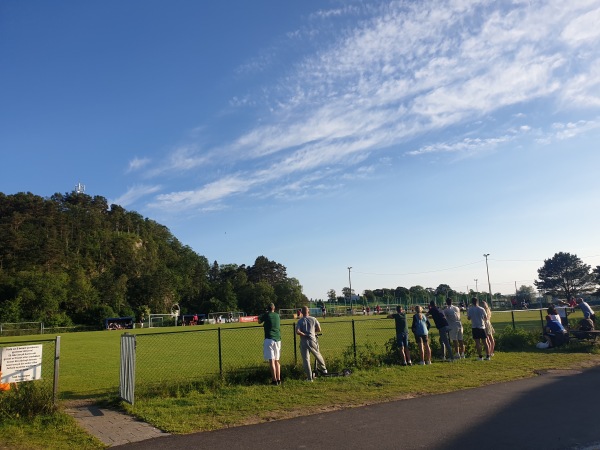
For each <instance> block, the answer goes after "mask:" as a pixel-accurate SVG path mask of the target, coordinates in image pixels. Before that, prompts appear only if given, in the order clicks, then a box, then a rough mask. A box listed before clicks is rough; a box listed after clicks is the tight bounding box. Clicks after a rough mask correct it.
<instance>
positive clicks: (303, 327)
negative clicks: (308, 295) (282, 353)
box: [296, 306, 327, 381]
mask: <svg viewBox="0 0 600 450" xmlns="http://www.w3.org/2000/svg"><path fill="white" fill-rule="evenodd" d="M302 316H303V317H302V318H301V319H300V320H298V323H297V324H296V334H297V335H298V336H300V353H301V355H302V367H304V373H306V381H312V380H313V372H312V368H311V366H310V354H311V353H312V354H313V356H314V357H315V359H316V360H317V370H319V371H320V372H321V373H327V367H326V366H325V360H324V359H323V357H322V356H321V352H320V351H319V341H318V339H317V333H320V332H321V324H320V323H319V321H318V320H317V319H316V318H314V317H311V315H310V311H309V309H308V307H307V306H303V307H302Z"/></svg>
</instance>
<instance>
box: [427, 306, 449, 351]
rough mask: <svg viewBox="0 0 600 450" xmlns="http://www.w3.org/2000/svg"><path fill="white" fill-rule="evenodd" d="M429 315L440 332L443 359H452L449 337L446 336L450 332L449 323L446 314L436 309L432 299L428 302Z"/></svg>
mask: <svg viewBox="0 0 600 450" xmlns="http://www.w3.org/2000/svg"><path fill="white" fill-rule="evenodd" d="M429 316H430V317H431V318H432V319H433V322H434V323H435V327H436V328H437V329H438V331H439V333H440V343H441V344H442V358H443V359H444V360H445V359H446V358H448V361H452V360H453V359H454V358H453V355H452V347H451V346H450V339H449V337H448V333H449V332H450V325H449V324H448V321H447V320H446V316H444V314H443V313H442V312H441V311H440V310H439V309H438V307H437V305H436V304H435V302H434V301H433V300H432V301H431V302H429Z"/></svg>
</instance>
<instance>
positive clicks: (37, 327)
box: [0, 322, 44, 336]
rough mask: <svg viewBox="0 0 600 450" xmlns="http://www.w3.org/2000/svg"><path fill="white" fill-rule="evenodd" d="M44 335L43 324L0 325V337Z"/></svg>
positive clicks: (10, 323) (11, 323) (12, 323)
mask: <svg viewBox="0 0 600 450" xmlns="http://www.w3.org/2000/svg"><path fill="white" fill-rule="evenodd" d="M29 334H44V323H43V322H6V323H0V336H27V335H29Z"/></svg>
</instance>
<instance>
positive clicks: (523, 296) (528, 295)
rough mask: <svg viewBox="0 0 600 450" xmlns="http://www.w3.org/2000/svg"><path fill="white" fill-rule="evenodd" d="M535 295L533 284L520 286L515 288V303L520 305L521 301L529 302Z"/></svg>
mask: <svg viewBox="0 0 600 450" xmlns="http://www.w3.org/2000/svg"><path fill="white" fill-rule="evenodd" d="M534 297H535V289H534V288H533V286H525V285H523V286H521V287H520V288H519V289H517V303H518V304H519V305H521V304H522V303H523V302H527V303H531V302H532V301H533V299H534Z"/></svg>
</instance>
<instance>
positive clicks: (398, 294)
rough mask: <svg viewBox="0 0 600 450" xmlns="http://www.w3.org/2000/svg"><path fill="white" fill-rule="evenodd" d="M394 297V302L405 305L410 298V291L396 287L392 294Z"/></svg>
mask: <svg viewBox="0 0 600 450" xmlns="http://www.w3.org/2000/svg"><path fill="white" fill-rule="evenodd" d="M394 297H395V298H396V301H401V302H403V303H406V302H407V301H408V298H409V297H410V291H409V290H408V289H407V288H405V287H402V286H398V287H397V288H396V291H395V292H394Z"/></svg>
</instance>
